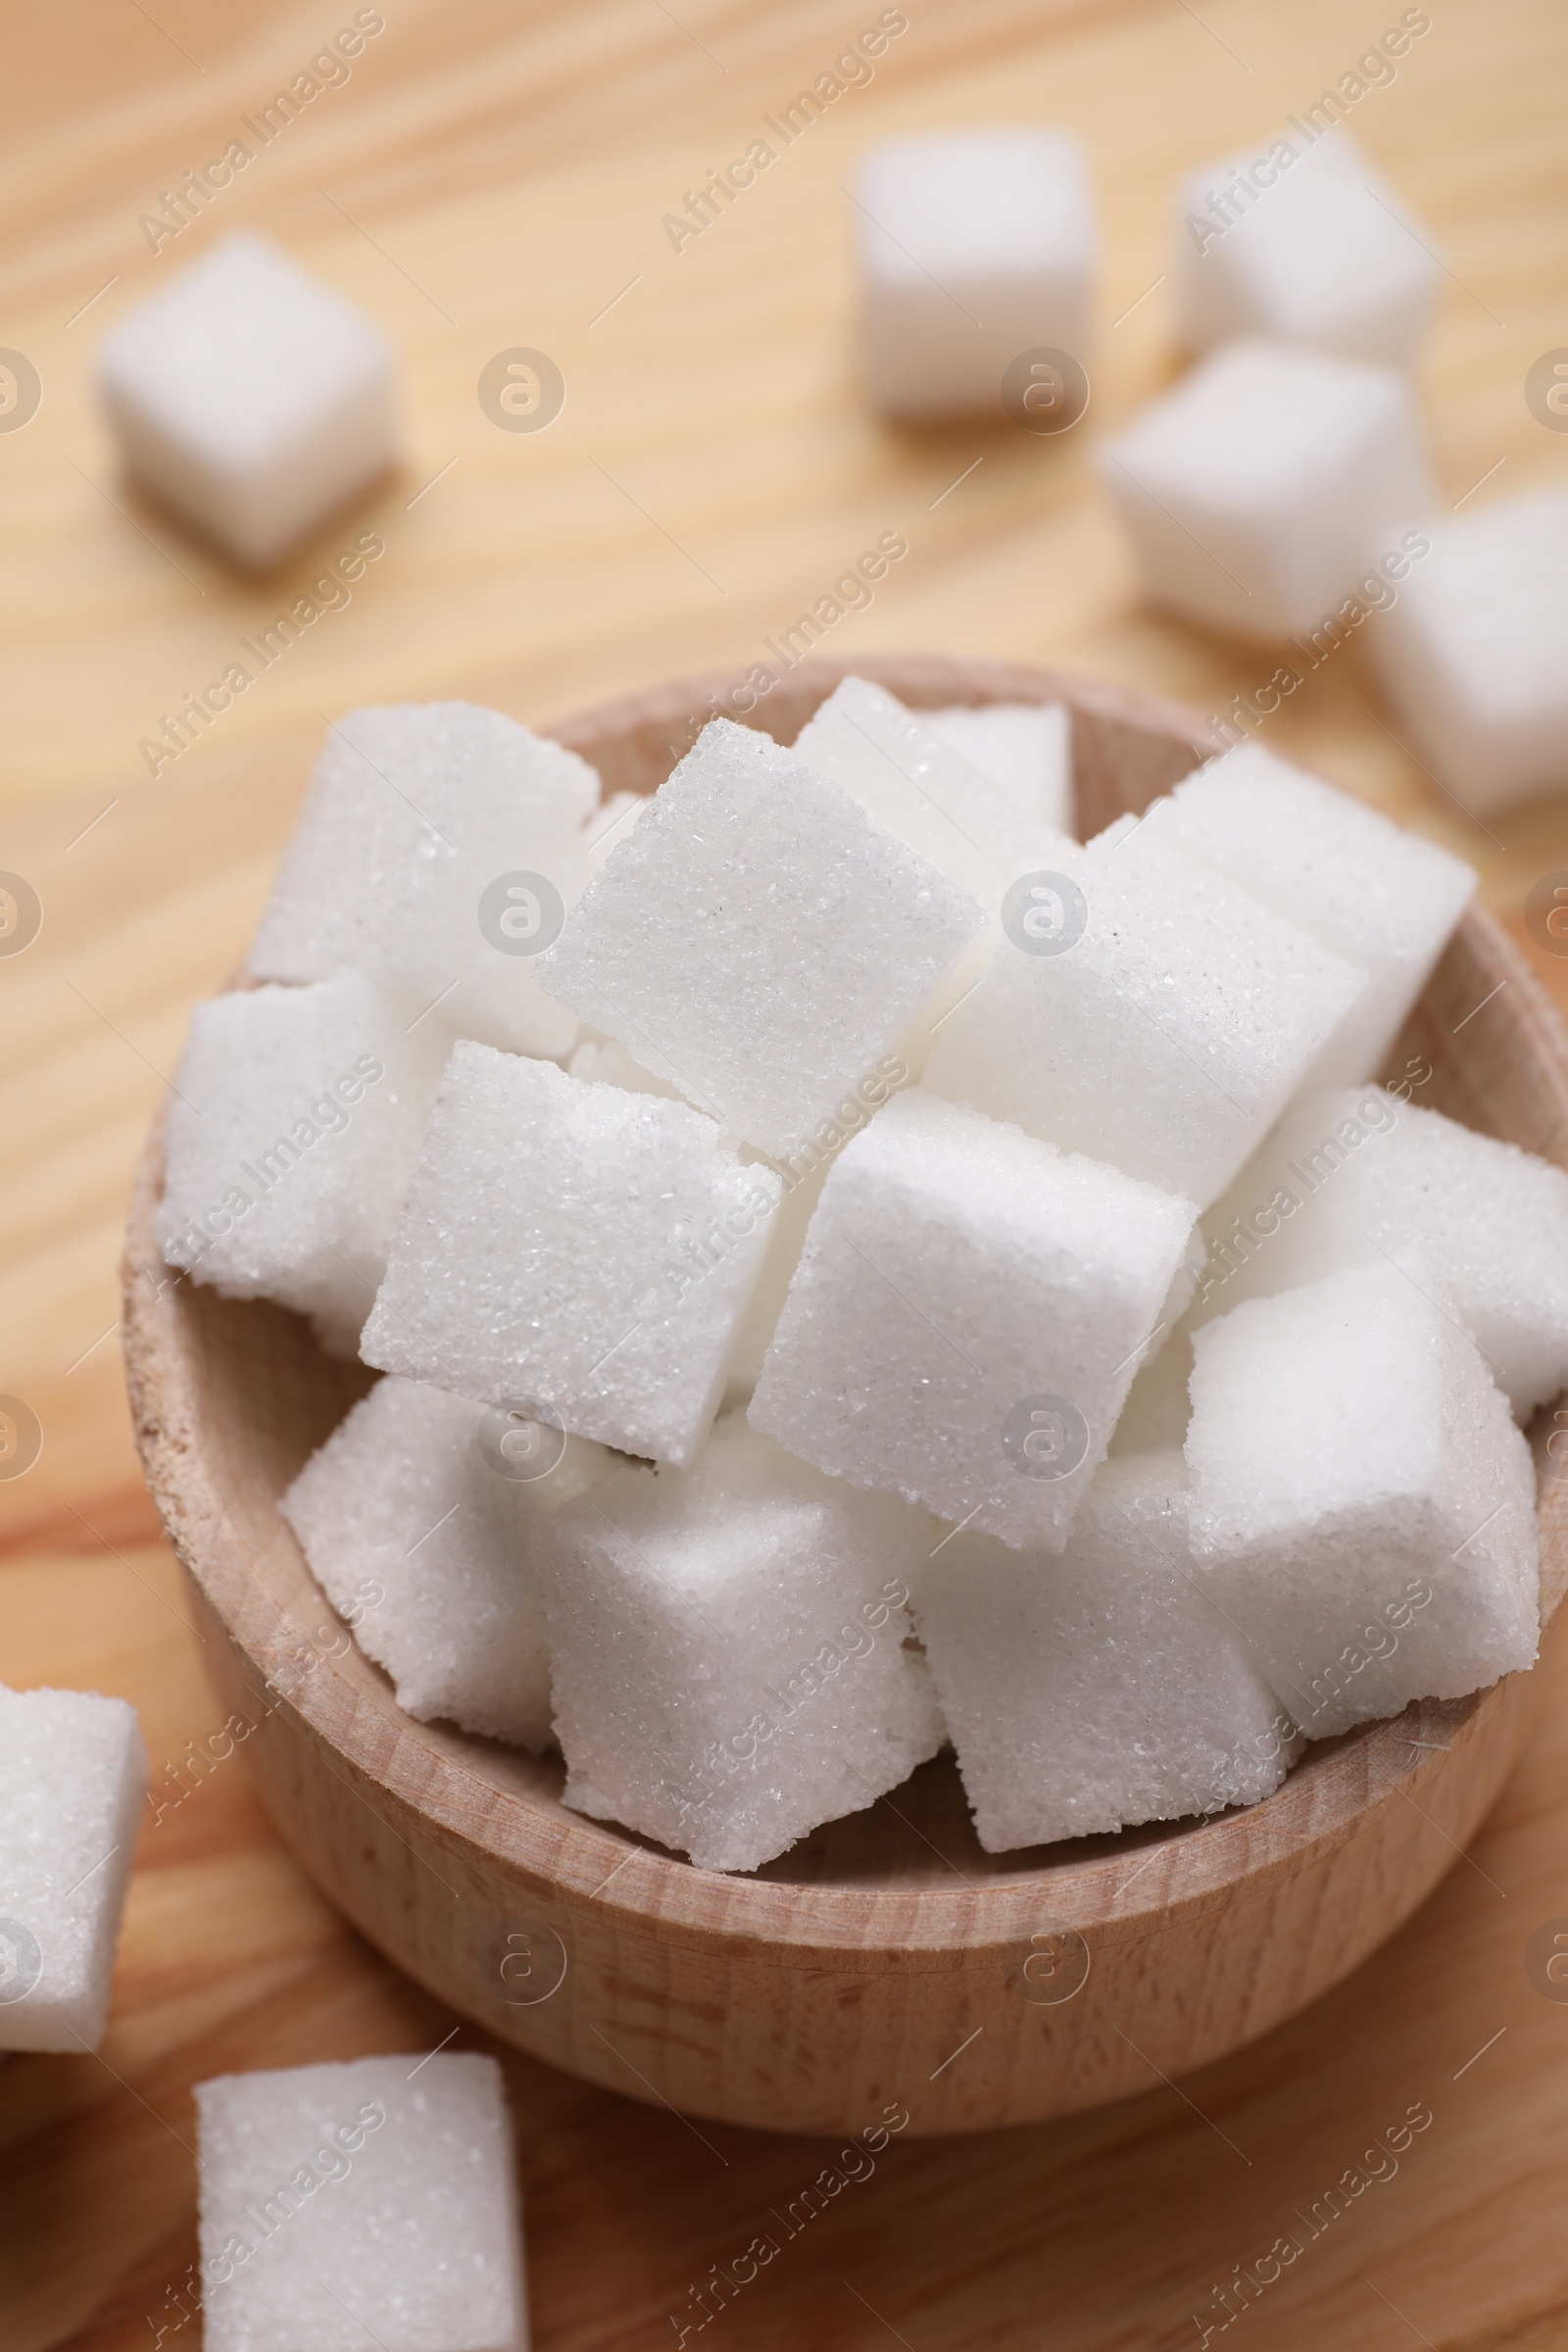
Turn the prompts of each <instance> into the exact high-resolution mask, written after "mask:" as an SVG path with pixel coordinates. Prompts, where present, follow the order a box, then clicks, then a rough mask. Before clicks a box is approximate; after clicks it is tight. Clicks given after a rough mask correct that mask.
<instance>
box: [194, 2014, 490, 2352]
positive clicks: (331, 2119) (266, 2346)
mask: <svg viewBox="0 0 1568 2352" xmlns="http://www.w3.org/2000/svg"><path fill="white" fill-rule="evenodd" d="M196 2119H197V2148H198V2163H199V2166H200V2174H199V2179H200V2183H201V2258H202V2342H203V2344H204V2345H205V2347H206V2352H271V2347H273V2346H280V2345H284V2344H286V2345H288V2346H289V2347H290V2352H363V2347H364V2346H365V2345H366V2344H368V2343H370V2344H378V2345H379V2346H380V2347H381V2352H528V2313H527V2301H526V2291H525V2288H524V2284H523V2254H522V2226H521V2218H520V2216H521V2208H520V2202H519V2198H518V2192H517V2183H516V2175H515V2164H514V2160H513V2151H512V2129H511V2124H510V2120H509V2118H508V2114H507V2099H506V2089H505V2084H504V2082H503V2078H502V2073H501V2069H500V2067H499V2066H498V2065H497V2064H496V2062H495V2060H494V2059H493V2058H481V2057H477V2056H470V2055H469V2054H468V2053H466V2052H464V2051H457V2050H438V2051H437V2052H436V2053H435V2054H434V2055H433V2056H421V2055H420V2054H419V2053H418V2052H417V2051H402V2052H400V2053H399V2054H398V2055H397V2056H395V2057H390V2058H357V2059H354V2060H352V2061H351V2062H350V2064H348V2065H347V2066H333V2065H327V2066H293V2067H283V2068H279V2069H277V2070H276V2071H275V2072H273V2071H270V2072H267V2073H259V2074H249V2075H220V2076H218V2077H217V2078H216V2080H214V2081H213V2082H198V2083H197V2085H196Z"/></svg>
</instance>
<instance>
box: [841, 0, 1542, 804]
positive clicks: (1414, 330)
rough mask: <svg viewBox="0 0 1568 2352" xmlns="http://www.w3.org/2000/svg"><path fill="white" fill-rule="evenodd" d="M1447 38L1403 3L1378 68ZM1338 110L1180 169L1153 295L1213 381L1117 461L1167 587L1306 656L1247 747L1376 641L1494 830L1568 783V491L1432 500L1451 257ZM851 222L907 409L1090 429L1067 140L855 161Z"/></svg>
mask: <svg viewBox="0 0 1568 2352" xmlns="http://www.w3.org/2000/svg"><path fill="white" fill-rule="evenodd" d="M1430 27H1431V18H1430V17H1429V16H1427V15H1426V12H1425V11H1423V10H1407V11H1406V12H1405V14H1404V18H1403V20H1402V21H1401V25H1398V26H1395V27H1392V28H1391V29H1390V30H1389V31H1388V32H1387V33H1386V34H1385V35H1384V37H1383V41H1382V43H1381V44H1380V47H1379V49H1378V50H1375V51H1373V52H1369V57H1370V58H1371V59H1372V60H1373V61H1374V64H1375V70H1376V71H1377V72H1378V73H1380V75H1381V76H1382V77H1384V78H1392V76H1393V74H1394V73H1395V72H1396V70H1397V63H1396V61H1397V59H1398V58H1399V57H1402V56H1404V55H1405V54H1407V53H1408V51H1409V50H1410V48H1411V46H1412V42H1413V41H1415V40H1418V39H1420V38H1421V37H1422V35H1423V33H1424V32H1425V31H1427V30H1429V29H1430ZM1361 62H1362V65H1363V66H1366V65H1367V63H1368V60H1365V59H1363V60H1362V61H1361ZM1345 112H1346V102H1345V98H1344V96H1343V94H1336V93H1335V92H1332V91H1330V92H1326V93H1325V94H1324V96H1323V97H1322V99H1321V100H1320V101H1319V102H1318V103H1317V104H1316V105H1315V106H1312V107H1309V108H1304V109H1303V111H1302V113H1301V115H1299V116H1292V117H1290V118H1289V119H1288V121H1287V122H1286V123H1284V124H1283V125H1279V126H1277V127H1275V128H1273V129H1270V130H1266V131H1265V132H1263V134H1262V135H1260V136H1259V137H1258V139H1257V140H1256V141H1255V142H1254V144H1253V146H1252V147H1250V149H1247V150H1245V151H1243V152H1240V153H1238V154H1234V155H1231V156H1227V157H1224V158H1221V159H1216V160H1215V161H1213V162H1210V163H1209V164H1207V165H1205V166H1203V167H1202V168H1201V169H1199V170H1197V171H1195V172H1191V173H1189V174H1187V175H1186V176H1185V177H1184V179H1183V180H1182V182H1181V184H1180V185H1179V186H1178V188H1177V189H1176V191H1175V201H1174V206H1173V214H1174V218H1173V221H1172V229H1171V243H1170V253H1169V259H1168V261H1167V264H1166V268H1165V270H1164V271H1163V272H1162V275H1161V277H1159V278H1156V279H1155V280H1154V284H1153V285H1152V286H1150V287H1148V288H1146V289H1145V295H1143V296H1140V297H1139V298H1138V302H1142V301H1143V300H1144V299H1146V298H1147V296H1148V295H1151V294H1152V293H1153V292H1154V290H1155V287H1157V286H1159V285H1161V284H1163V285H1165V286H1166V288H1167V291H1166V294H1165V297H1164V299H1165V300H1166V301H1167V303H1169V304H1170V305H1171V307H1172V309H1173V312H1174V326H1175V332H1176V338H1177V340H1178V342H1179V344H1180V345H1181V347H1182V348H1183V350H1184V351H1185V352H1186V353H1187V354H1189V355H1192V356H1194V358H1195V360H1196V364H1195V365H1194V366H1193V367H1192V368H1190V370H1189V372H1188V373H1186V374H1185V375H1184V376H1183V377H1182V378H1181V379H1180V380H1179V381H1178V382H1177V383H1176V384H1175V385H1174V386H1173V387H1172V388H1171V389H1170V390H1169V391H1167V392H1164V393H1162V394H1161V395H1160V396H1159V397H1158V398H1156V399H1155V400H1153V401H1152V403H1150V404H1149V406H1148V407H1147V408H1145V409H1144V411H1143V412H1142V414H1140V415H1139V416H1137V417H1135V418H1134V419H1133V420H1132V422H1131V423H1130V424H1128V425H1127V426H1125V427H1124V428H1122V429H1120V430H1117V431H1115V432H1112V433H1111V434H1110V435H1109V436H1108V437H1107V438H1106V439H1104V440H1103V442H1102V443H1101V444H1100V446H1099V448H1098V449H1097V452H1096V462H1097V465H1098V467H1099V471H1100V474H1101V477H1102V480H1103V484H1104V487H1105V490H1106V492H1107V494H1108V496H1109V498H1110V500H1111V502H1112V505H1113V507H1114V508H1115V510H1116V512H1117V514H1118V515H1119V516H1120V518H1121V521H1122V523H1123V525H1124V527H1125V529H1126V532H1127V534H1128V536H1129V538H1130V539H1131V542H1132V544H1133V547H1134V549H1135V551H1136V554H1137V558H1138V563H1139V566H1140V570H1141V572H1142V575H1143V580H1144V583H1145V586H1146V588H1147V589H1148V591H1149V592H1150V594H1151V595H1152V596H1153V597H1154V598H1155V599H1157V600H1158V601H1159V602H1160V603H1161V604H1163V605H1165V606H1166V607H1168V608H1169V609H1170V610H1172V611H1174V612H1175V613H1180V614H1181V615H1183V616H1184V617H1186V618H1187V619H1189V620H1193V621H1196V622H1198V623H1200V624H1201V625H1202V626H1204V627H1207V628H1211V629H1217V630H1221V631H1224V632H1226V633H1227V634H1230V635H1233V636H1237V637H1241V638H1245V639H1248V640H1251V641H1253V642H1256V643H1259V644H1263V645H1268V646H1272V647H1276V648H1278V649H1279V652H1280V653H1281V655H1282V656H1285V657H1286V659H1284V660H1282V661H1281V662H1280V663H1279V665H1278V666H1277V667H1276V668H1275V669H1274V672H1273V675H1272V676H1271V677H1270V678H1269V679H1267V680H1266V681H1265V682H1263V683H1262V684H1260V685H1259V686H1258V688H1257V689H1256V690H1255V691H1254V693H1253V695H1252V696H1251V697H1250V698H1239V707H1238V712H1237V716H1236V717H1235V719H1234V720H1232V721H1231V722H1230V723H1231V724H1232V725H1233V726H1234V727H1235V728H1236V729H1237V731H1238V735H1240V733H1241V732H1242V731H1245V730H1247V729H1250V728H1253V727H1255V726H1257V725H1258V724H1260V723H1261V722H1262V721H1263V720H1264V719H1266V718H1267V717H1268V716H1270V715H1271V714H1272V712H1273V711H1277V710H1278V709H1279V707H1280V703H1281V698H1282V695H1284V694H1288V693H1292V692H1294V691H1295V690H1296V687H1297V686H1299V684H1300V683H1301V682H1302V681H1303V680H1304V678H1305V677H1307V676H1308V675H1310V673H1311V671H1312V670H1314V669H1315V668H1317V667H1318V666H1319V664H1320V663H1321V662H1324V661H1325V660H1328V659H1329V658H1330V657H1331V656H1333V655H1335V654H1337V653H1338V652H1339V650H1340V648H1341V647H1343V646H1345V645H1346V644H1347V643H1348V642H1349V641H1350V639H1351V638H1352V637H1359V638H1360V642H1361V643H1362V644H1363V646H1364V651H1365V655H1366V658H1367V662H1368V664H1369V666H1370V668H1371V671H1372V673H1373V675H1374V677H1375V679H1376V681H1377V683H1378V685H1379V687H1380V689H1381V691H1382V693H1383V696H1384V698H1385V701H1386V704H1387V706H1388V708H1389V710H1390V712H1391V715H1392V716H1393V717H1394V719H1395V721H1396V725H1397V728H1398V730H1399V733H1400V735H1401V737H1403V738H1405V739H1406V740H1407V742H1408V746H1409V748H1410V749H1411V750H1412V752H1413V755H1414V757H1415V758H1416V759H1417V760H1419V761H1420V762H1421V763H1422V764H1424V765H1425V766H1426V767H1427V768H1428V770H1429V771H1430V773H1431V774H1432V775H1433V776H1434V777H1435V778H1436V779H1437V781H1438V782H1439V783H1440V784H1441V785H1442V786H1443V788H1444V789H1445V790H1446V791H1447V792H1448V793H1450V794H1451V795H1452V796H1453V797H1454V798H1455V799H1456V800H1458V801H1459V802H1460V803H1461V804H1462V805H1463V806H1464V807H1466V808H1468V809H1470V810H1472V811H1473V812H1478V813H1480V814H1482V815H1485V814H1487V813H1489V812H1490V811H1491V810H1492V809H1496V808H1499V807H1502V806H1504V805H1506V804H1508V803H1510V802H1513V801H1517V800H1519V799H1521V798H1524V797H1526V796H1529V795H1532V794H1537V793H1542V792H1547V791H1552V790H1557V789H1560V788H1562V787H1563V786H1565V785H1568V489H1565V488H1559V487H1546V488H1543V489H1539V490H1530V491H1526V492H1524V493H1521V494H1519V495H1515V496H1512V497H1501V498H1496V497H1495V498H1492V499H1491V500H1486V499H1483V500H1482V501H1480V502H1479V503H1478V504H1477V505H1476V506H1475V507H1474V508H1470V507H1469V506H1468V498H1469V495H1470V493H1469V492H1468V491H1467V492H1466V493H1465V495H1464V497H1463V498H1462V499H1461V500H1460V501H1459V505H1460V506H1461V507H1464V508H1465V509H1466V511H1465V512H1463V513H1451V512H1450V511H1449V509H1448V507H1447V505H1446V501H1445V500H1443V499H1442V498H1441V497H1440V495H1439V493H1438V491H1437V489H1436V487H1435V485H1434V482H1433V479H1432V474H1431V470H1430V467H1429V464H1428V459H1427V454H1426V449H1425V443H1424V437H1423V433H1422V428H1421V423H1420V418H1419V415H1418V412H1417V408H1416V403H1415V398H1414V394H1413V391H1412V387H1411V383H1410V378H1409V374H1408V370H1409V369H1410V368H1412V367H1413V365H1414V364H1415V361H1416V359H1417V357H1418V354H1419V349H1420V345H1421V342H1422V338H1423V336H1424V334H1425V331H1426V328H1427V325H1428V322H1429V319H1430V318H1431V314H1432V310H1433V306H1434V298H1435V295H1436V292H1437V289H1438V286H1439V283H1440V281H1441V276H1442V271H1443V264H1442V263H1441V262H1440V260H1439V258H1438V256H1437V254H1436V252H1435V250H1434V245H1433V239H1432V236H1431V233H1430V231H1428V230H1427V229H1426V228H1425V227H1424V226H1423V225H1422V223H1421V222H1420V221H1417V220H1415V219H1414V218H1412V216H1411V215H1410V213H1409V212H1408V211H1407V210H1406V208H1405V207H1404V206H1403V205H1402V204H1401V202H1400V201H1399V198H1398V196H1397V193H1396V191H1395V190H1394V188H1393V187H1391V186H1390V185H1389V183H1388V182H1387V180H1386V179H1385V178H1384V177H1383V175H1382V173H1381V172H1379V171H1378V170H1377V168H1376V166H1375V165H1374V164H1373V163H1372V161H1371V159H1370V158H1369V157H1368V156H1367V155H1366V154H1365V153H1364V152H1363V151H1362V150H1361V148H1360V147H1359V146H1357V144H1356V143H1355V141H1354V140H1352V138H1351V136H1350V134H1349V132H1348V130H1347V129H1346V128H1345V127H1344V123H1343V122H1342V121H1341V120H1340V119H1339V118H1341V117H1343V116H1344V114H1345ZM853 221H854V234H855V239H856V245H857V250H858V271H859V284H860V314H861V337H862V343H863V348H864V356H865V373H866V378H867V381H868V384H869V388H870V390H871V393H872V396H873V398H874V399H875V401H876V402H877V404H878V406H879V407H880V408H882V409H883V410H884V411H885V412H886V413H887V414H888V415H889V416H891V417H895V418H899V419H901V420H914V421H926V420H930V419H932V418H946V417H988V416H989V417H997V416H1000V415H1001V414H1003V413H1004V412H1005V413H1006V414H1009V415H1010V416H1012V417H1013V419H1014V421H1015V422H1017V423H1019V424H1022V425H1024V426H1026V427H1027V429H1029V430H1031V431H1035V432H1052V431H1057V430H1062V429H1065V428H1067V427H1069V426H1071V425H1073V424H1075V423H1076V422H1077V421H1078V418H1079V417H1080V415H1081V414H1082V413H1083V409H1084V408H1085V407H1086V406H1087V405H1088V394H1087V391H1085V392H1083V393H1082V394H1081V395H1080V396H1079V397H1078V398H1077V399H1069V398H1068V397H1067V395H1066V391H1065V387H1066V385H1067V383H1068V382H1069V380H1071V378H1072V377H1073V374H1074V371H1077V372H1078V374H1079V375H1080V376H1081V377H1083V378H1084V380H1085V381H1087V377H1088V376H1092V375H1093V373H1094V372H1095V368H1096V367H1097V365H1098V362H1097V359H1096V351H1095V346H1094V342H1093V329H1092V324H1091V316H1092V309H1093V303H1094V296H1095V281H1096V273H1097V246H1098V238H1097V230H1096V221H1095V208H1094V201H1093V196H1092V192H1091V189H1090V183H1089V174H1088V170H1087V164H1086V160H1085V157H1084V154H1083V151H1082V148H1081V146H1080V144H1079V142H1078V141H1077V140H1076V139H1075V138H1073V137H1072V136H1071V135H1070V134H1068V133H1066V132H1064V131H1059V130H1052V129H1047V128H1043V127H1038V126H1037V127H1033V128H1027V127H1018V128H1010V129H1009V128H992V129H984V130H966V131H953V132H948V133H942V134H936V135H932V134H923V135H921V136H919V137H912V138H906V139H899V140H895V141H891V142H889V143H888V144H886V145H883V146H880V147H877V148H875V149H873V150H871V151H870V152H869V153H868V154H867V155H866V156H865V157H864V158H863V159H862V161H861V166H860V171H859V174H858V181H857V184H856V187H855V190H854V212H853ZM1137 307H1138V303H1134V304H1132V305H1129V306H1128V308H1129V310H1131V309H1136V308H1137ZM1123 315H1124V316H1125V315H1126V314H1125V313H1124V314H1123ZM1117 323H1118V324H1119V323H1120V320H1119V319H1118V320H1117ZM1031 379H1032V382H1031ZM1473 487H1474V488H1480V487H1481V485H1480V484H1476V485H1473ZM1363 624H1369V625H1367V626H1366V627H1365V630H1364V636H1361V632H1362V629H1363Z"/></svg>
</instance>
